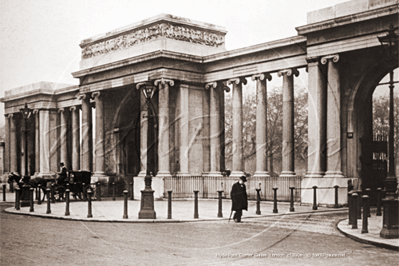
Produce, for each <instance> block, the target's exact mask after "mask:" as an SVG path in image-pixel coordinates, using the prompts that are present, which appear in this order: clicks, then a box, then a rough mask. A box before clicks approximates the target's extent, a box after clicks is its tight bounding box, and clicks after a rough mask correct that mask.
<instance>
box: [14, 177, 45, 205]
mask: <svg viewBox="0 0 399 266" xmlns="http://www.w3.org/2000/svg"><path fill="white" fill-rule="evenodd" d="M21 179H22V177H21V176H19V175H18V174H15V173H13V172H11V173H10V175H9V176H8V180H7V183H11V182H13V181H15V182H16V183H17V184H18V186H19V187H20V188H21V187H22V185H23V182H22V181H21ZM49 181H50V180H46V179H44V178H41V177H35V178H31V179H29V185H30V186H31V187H33V188H37V187H39V186H38V185H40V188H41V189H42V191H43V200H42V201H44V198H45V196H46V187H47V182H49ZM19 193H22V190H20V192H19Z"/></svg>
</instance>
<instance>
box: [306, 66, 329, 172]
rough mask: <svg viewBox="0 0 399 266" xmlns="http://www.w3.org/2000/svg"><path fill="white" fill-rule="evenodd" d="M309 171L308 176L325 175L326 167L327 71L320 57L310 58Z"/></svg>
mask: <svg viewBox="0 0 399 266" xmlns="http://www.w3.org/2000/svg"><path fill="white" fill-rule="evenodd" d="M308 73H309V74H308V77H309V78H308V128H309V130H308V171H307V174H306V177H309V178H312V177H315V178H316V177H323V175H324V173H325V169H326V157H325V152H326V148H325V145H326V123H327V119H326V112H327V102H326V98H327V97H326V96H327V95H326V94H327V88H326V86H327V84H326V78H325V77H326V72H325V68H324V66H323V65H321V64H320V62H319V60H318V58H315V59H308Z"/></svg>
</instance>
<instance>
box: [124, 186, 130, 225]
mask: <svg viewBox="0 0 399 266" xmlns="http://www.w3.org/2000/svg"><path fill="white" fill-rule="evenodd" d="M128 193H129V191H127V190H124V191H123V219H127V218H128V217H129V216H128V215H127V194H128Z"/></svg>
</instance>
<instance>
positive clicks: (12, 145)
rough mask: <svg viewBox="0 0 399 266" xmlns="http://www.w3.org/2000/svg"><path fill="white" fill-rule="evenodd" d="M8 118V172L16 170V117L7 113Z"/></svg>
mask: <svg viewBox="0 0 399 266" xmlns="http://www.w3.org/2000/svg"><path fill="white" fill-rule="evenodd" d="M8 119H9V122H10V172H18V161H17V160H18V159H17V129H16V128H17V126H16V119H15V117H14V114H9V115H8ZM20 174H23V173H22V172H21V173H20Z"/></svg>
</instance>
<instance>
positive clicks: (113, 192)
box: [112, 182, 115, 200]
mask: <svg viewBox="0 0 399 266" xmlns="http://www.w3.org/2000/svg"><path fill="white" fill-rule="evenodd" d="M112 200H115V182H112Z"/></svg>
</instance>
